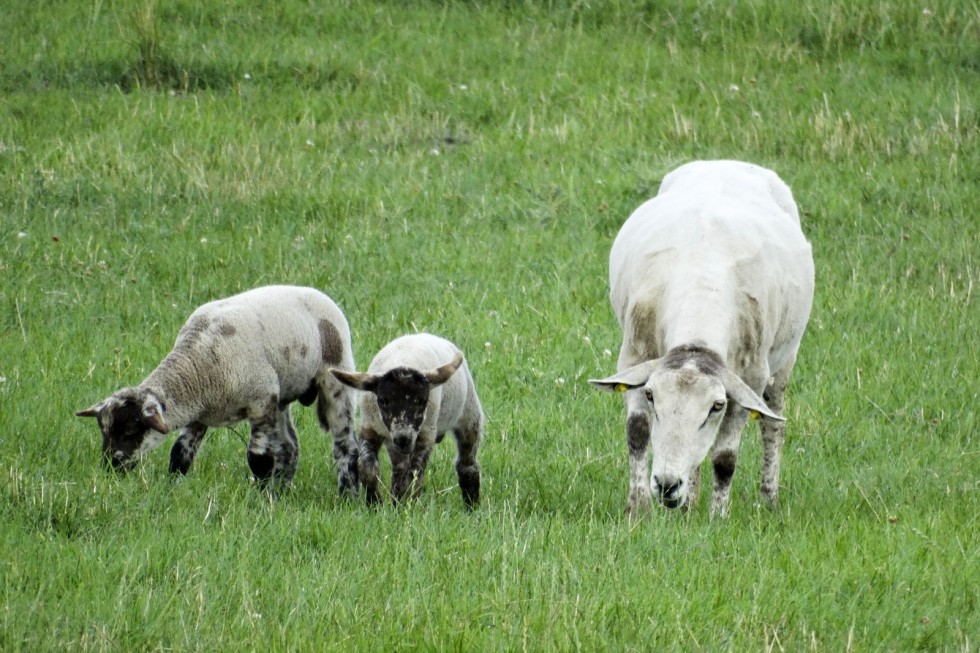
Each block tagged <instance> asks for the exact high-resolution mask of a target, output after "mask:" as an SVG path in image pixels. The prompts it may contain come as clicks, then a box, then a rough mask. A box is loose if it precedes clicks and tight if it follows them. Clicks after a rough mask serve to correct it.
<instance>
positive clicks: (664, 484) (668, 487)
mask: <svg viewBox="0 0 980 653" xmlns="http://www.w3.org/2000/svg"><path fill="white" fill-rule="evenodd" d="M653 482H654V483H655V484H656V486H657V487H656V492H657V498H658V499H660V503H662V504H663V505H664V506H665V507H667V508H677V507H679V506H680V505H681V487H682V486H683V485H684V481H683V480H682V479H679V478H677V477H676V476H654V477H653Z"/></svg>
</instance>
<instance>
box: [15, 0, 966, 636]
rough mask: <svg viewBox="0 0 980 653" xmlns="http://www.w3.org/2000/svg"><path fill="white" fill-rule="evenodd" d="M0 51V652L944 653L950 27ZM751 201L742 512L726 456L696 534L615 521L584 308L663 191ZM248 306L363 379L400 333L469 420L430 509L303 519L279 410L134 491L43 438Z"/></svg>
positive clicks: (954, 173) (454, 5)
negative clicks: (290, 314)
mask: <svg viewBox="0 0 980 653" xmlns="http://www.w3.org/2000/svg"><path fill="white" fill-rule="evenodd" d="M3 14H4V17H3V18H2V19H0V225H2V229H0V327H2V328H0V493H2V495H0V592H2V612H0V650H2V651H11V652H12V651H75V650H77V651H164V650H176V651H187V650H200V651H242V650H257V651H259V650H260V651H314V650H317V651H319V650H343V651H347V650H364V651H380V650H394V651H403V650H422V651H429V650H434V651H467V652H468V651H491V650H498V651H516V650H528V651H553V650H562V651H564V650H583V651H597V650H604V651H606V650H607V651H695V650H704V651H718V650H731V651H911V650H922V651H957V652H967V651H976V650H977V647H978V646H980V563H978V559H980V556H978V548H980V521H978V512H980V441H978V437H977V432H978V421H977V418H976V411H977V406H978V405H980V401H978V377H980V344H978V343H980V326H978V325H980V311H978V310H977V303H976V300H975V299H974V286H975V284H976V283H977V281H978V268H977V265H978V264H977V253H978V247H980V228H978V214H980V212H978V208H980V206H978V204H980V203H978V201H977V190H978V180H980V108H978V100H980V6H978V4H977V2H976V1H975V0H940V1H938V2H925V1H923V2H906V1H902V0H856V1H853V2H845V1H844V0H829V1H827V2H817V1H815V0H801V1H795V0H776V1H766V0H745V1H741V0H740V1H738V2H734V1H732V2H695V1H694V0H665V1H663V2H658V1H646V2H644V1H640V0H635V1H634V0H610V1H609V2H592V3H589V2H571V1H570V0H568V1H565V0H554V1H552V2H542V3H533V2H530V1H520V0H512V1H509V2H504V1H501V2H463V1H461V0H459V1H454V0H447V1H445V2H435V1H432V2H424V1H422V0H417V1H413V2H383V1H380V0H376V1H370V2H356V1H347V2H335V1H332V0H327V1H325V2H320V3H312V2H301V1H299V0H282V1H281V2H276V3H254V2H244V1H242V0H232V1H228V2H221V3H218V2H215V3H196V2H189V1H187V0H142V1H137V0H110V1H109V2H94V3H93V2H79V1H71V2H53V1H51V0H45V1H39V2H20V3H7V4H6V5H5V6H4V9H3ZM706 158H737V159H744V160H749V161H753V162H756V163H760V164H762V165H765V166H768V167H771V168H773V169H775V170H776V171H777V172H779V174H780V175H781V176H782V177H783V178H784V179H785V180H786V181H787V182H788V183H789V185H790V186H791V187H792V188H793V190H794V193H795V195H796V198H797V201H798V202H799V205H800V208H801V210H802V212H803V220H804V231H805V232H806V233H807V235H808V237H809V238H810V239H811V241H812V243H813V249H814V254H815V259H816V266H817V295H816V299H815V304H814V310H813V316H812V318H811V322H810V326H809V330H808V332H807V335H806V337H805V338H804V341H803V346H802V349H801V352H800V359H799V363H798V365H797V367H796V372H795V375H794V382H793V383H792V385H791V387H790V390H789V393H788V399H787V411H786V413H787V417H788V420H789V421H788V427H787V441H786V446H785V448H784V456H783V476H782V483H781V486H782V487H781V506H780V508H779V509H778V510H776V511H768V510H766V509H764V508H762V507H760V506H759V505H758V476H759V469H760V464H761V461H760V457H761V452H760V445H759V442H758V437H757V435H756V433H757V427H755V426H754V425H750V426H749V428H748V431H747V433H746V435H745V438H744V439H743V444H742V451H741V457H740V458H739V468H738V471H737V472H736V475H735V481H734V485H733V491H732V502H731V517H730V518H729V519H728V520H727V521H719V520H711V519H709V517H708V509H707V508H708V507H707V499H706V497H705V495H706V494H707V492H703V493H702V501H701V502H700V505H699V506H697V507H696V508H695V509H694V510H692V511H691V512H689V513H687V514H680V513H667V512H665V511H662V510H657V511H655V512H654V513H653V514H652V515H651V516H650V517H649V518H648V519H645V520H642V521H640V522H638V523H633V524H630V523H629V522H628V520H627V519H626V518H625V515H624V508H625V502H626V488H627V479H628V468H627V452H626V442H625V436H624V411H623V407H622V403H621V402H620V401H618V400H617V399H616V398H613V397H610V396H609V395H606V394H603V393H600V392H597V391H595V390H593V389H592V388H590V387H589V386H588V384H587V383H586V379H588V378H590V377H596V376H605V375H607V374H609V373H611V372H612V371H614V369H615V357H616V352H617V351H618V348H619V345H620V333H619V330H618V327H617V325H616V322H615V319H614V318H613V315H612V312H611V310H610V308H609V304H608V300H607V278H606V270H607V267H606V266H607V256H608V252H609V247H610V245H611V244H612V239H613V238H614V236H615V234H616V232H617V230H618V228H619V226H620V225H621V224H622V222H623V221H624V220H625V219H626V217H627V216H628V215H629V213H630V212H631V211H632V210H633V208H635V207H636V206H637V205H639V204H640V203H641V202H642V201H643V200H645V199H647V198H648V197H650V196H652V195H653V194H654V193H655V192H656V189H657V187H658V184H659V182H660V179H661V178H662V177H663V175H664V174H665V173H666V172H668V171H669V170H671V169H672V168H674V167H676V166H677V165H679V164H681V163H683V162H686V161H689V160H692V159H706ZM268 283H295V284H302V285H311V286H316V287H318V288H321V289H323V290H325V291H326V292H327V293H328V294H330V295H331V296H332V297H333V298H334V299H335V300H336V301H337V302H338V303H339V304H340V305H341V306H342V307H343V308H344V310H345V311H346V313H347V316H348V318H349V320H350V324H351V327H352V330H353V334H354V350H355V354H356V357H357V361H358V363H359V365H360V366H362V367H364V366H366V365H367V363H368V362H369V361H370V359H371V357H372V356H373V355H374V353H375V352H376V351H377V350H378V349H379V348H380V347H381V346H382V345H383V344H384V343H386V342H387V341H388V340H390V339H392V338H393V337H395V336H397V335H401V334H403V333H406V332H412V331H416V330H425V331H431V332H434V333H438V334H441V335H444V336H447V337H449V338H450V339H452V340H454V341H455V342H457V343H458V344H459V345H460V346H461V347H462V348H463V350H464V351H465V352H466V353H467V356H468V358H469V361H470V365H471V367H472V369H473V372H474V376H475V378H476V382H477V386H478V389H479V391H480V394H481V398H482V400H483V403H484V406H485V408H486V411H487V414H488V420H489V421H488V428H487V433H486V437H485V441H484V445H483V448H482V450H481V454H480V460H481V463H482V466H483V470H484V488H483V501H482V505H481V506H480V508H479V509H478V510H477V511H475V512H474V513H468V512H467V511H466V510H465V509H464V507H463V503H462V500H461V497H460V495H459V490H458V488H457V487H456V479H455V474H454V472H453V470H452V464H451V463H452V458H453V456H454V453H455V452H454V450H453V447H454V445H453V444H452V443H451V440H450V441H447V442H446V443H444V444H443V445H442V446H441V447H439V448H438V449H437V451H436V454H435V455H434V458H433V460H432V462H431V463H430V467H429V477H428V480H427V488H426V491H425V494H424V496H423V497H422V498H421V500H419V501H418V502H416V503H414V504H411V505H407V506H404V507H401V508H398V509H393V508H391V507H385V508H383V509H380V510H377V511H371V510H368V509H366V508H365V507H364V506H363V505H362V504H360V503H358V504H356V505H352V504H349V503H345V502H342V501H341V500H340V499H339V498H338V496H337V492H336V487H335V477H334V473H333V469H332V459H331V455H330V439H329V437H327V436H325V435H323V434H322V433H320V432H319V430H318V428H317V426H316V420H315V417H314V414H313V411H312V410H302V409H297V410H296V411H294V415H295V416H296V420H297V426H298V429H299V431H300V442H301V457H300V465H299V470H298V473H297V476H296V480H295V482H294V486H293V488H292V489H291V490H290V491H289V492H287V493H286V494H285V495H284V496H283V497H282V498H281V499H280V500H279V501H277V502H275V503H270V501H269V500H268V498H266V497H265V496H264V495H263V494H262V493H261V492H259V491H258V490H257V489H256V488H255V487H254V486H253V484H252V483H251V481H250V473H249V471H248V467H247V465H246V462H245V446H244V442H245V439H246V438H247V428H246V427H245V426H244V425H243V426H240V427H238V428H236V429H232V430H228V429H219V430H215V431H213V432H211V434H210V435H209V439H208V442H206V443H205V446H204V448H203V449H202V452H201V455H200V456H199V458H198V460H197V462H196V466H195V468H194V469H193V470H192V472H191V474H190V475H189V476H187V477H186V478H184V479H182V480H179V481H174V480H173V479H171V478H170V477H169V475H168V474H167V463H168V455H167V452H168V450H169V445H170V443H171V442H172V438H171V440H169V441H168V442H167V443H166V444H165V445H164V446H163V447H161V449H160V450H158V451H156V452H154V453H153V454H152V455H150V456H148V457H147V459H146V460H145V462H144V463H143V464H142V465H141V466H140V467H139V468H138V470H137V471H135V472H134V473H132V474H130V475H129V476H128V477H126V478H122V479H120V478H116V477H114V476H112V475H110V474H107V473H105V472H104V471H103V470H102V469H100V467H99V466H98V456H99V445H100V436H99V434H98V429H97V428H96V425H95V424H94V422H93V421H91V420H81V419H78V418H76V417H74V416H73V412H74V411H75V410H78V409H80V408H84V407H86V406H88V405H90V404H91V403H93V402H95V401H97V400H99V399H101V398H103V397H105V396H106V395H108V394H109V393H111V392H112V391H114V390H116V389H117V388H119V387H122V386H125V385H135V384H137V383H138V382H139V381H140V380H142V379H143V377H144V376H145V375H146V374H147V373H148V372H149V371H150V370H152V369H153V367H154V366H155V365H156V364H157V362H159V360H160V359H161V358H162V357H163V356H164V355H165V354H166V353H167V352H168V351H169V349H170V347H171V345H172V344H173V339H174V337H175V335H176V333H177V330H178V329H179V327H180V325H181V324H182V323H183V321H184V319H185V318H186V317H187V315H189V313H190V312H191V311H192V310H193V309H194V308H195V307H196V306H198V305H200V304H202V303H204V302H206V301H208V300H211V299H214V298H217V297H220V296H225V295H229V294H232V293H235V292H238V291H240V290H243V289H246V288H249V287H253V286H258V285H262V284H268Z"/></svg>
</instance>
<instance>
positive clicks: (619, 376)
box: [589, 358, 660, 392]
mask: <svg viewBox="0 0 980 653" xmlns="http://www.w3.org/2000/svg"><path fill="white" fill-rule="evenodd" d="M659 363H660V359H659V358H657V359H654V360H652V361H646V362H643V363H640V364H639V365H634V366H633V367H629V368H627V369H625V370H623V371H622V372H617V373H616V374H613V375H612V376H607V377H606V378H604V379H589V383H590V384H592V386H594V387H596V388H599V389H600V390H605V391H606V392H626V391H627V390H633V389H634V388H640V387H642V386H644V385H646V383H647V379H649V378H650V375H651V374H653V371H654V370H655V369H657V365H658V364H659Z"/></svg>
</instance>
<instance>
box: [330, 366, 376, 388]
mask: <svg viewBox="0 0 980 653" xmlns="http://www.w3.org/2000/svg"><path fill="white" fill-rule="evenodd" d="M330 373H331V374H333V375H334V376H335V377H336V378H337V380H338V381H340V382H341V383H343V384H344V385H347V386H350V387H352V388H354V389H356V390H364V391H366V392H374V391H375V390H377V388H378V377H377V376H376V375H374V374H368V373H367V372H347V371H346V370H339V369H337V368H336V367H331V368H330Z"/></svg>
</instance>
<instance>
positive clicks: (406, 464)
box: [388, 443, 413, 503]
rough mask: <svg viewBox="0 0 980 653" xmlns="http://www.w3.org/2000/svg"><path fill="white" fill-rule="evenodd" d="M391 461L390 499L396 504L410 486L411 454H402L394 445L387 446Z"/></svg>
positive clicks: (404, 495)
mask: <svg viewBox="0 0 980 653" xmlns="http://www.w3.org/2000/svg"><path fill="white" fill-rule="evenodd" d="M388 457H389V458H390V459H391V498H392V499H394V501H395V503H398V502H399V501H401V500H402V499H404V498H405V497H406V495H407V494H408V491H409V489H410V488H411V486H412V477H413V474H412V452H404V451H401V449H399V448H398V446H397V445H395V444H394V443H389V444H388Z"/></svg>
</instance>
